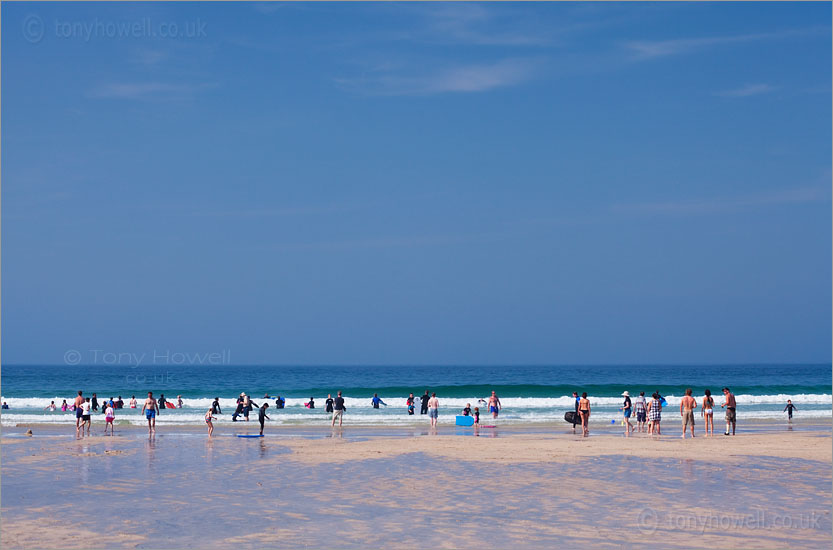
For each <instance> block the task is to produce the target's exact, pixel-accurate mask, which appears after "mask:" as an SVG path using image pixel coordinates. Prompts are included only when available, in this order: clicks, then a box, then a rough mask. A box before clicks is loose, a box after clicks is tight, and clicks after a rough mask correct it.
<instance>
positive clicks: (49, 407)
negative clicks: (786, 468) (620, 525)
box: [43, 401, 792, 418]
mask: <svg viewBox="0 0 833 550" xmlns="http://www.w3.org/2000/svg"><path fill="white" fill-rule="evenodd" d="M55 409H56V407H55V402H54V401H51V402H50V403H49V406H47V407H46V408H45V409H43V410H45V411H49V412H55ZM790 418H792V413H790Z"/></svg>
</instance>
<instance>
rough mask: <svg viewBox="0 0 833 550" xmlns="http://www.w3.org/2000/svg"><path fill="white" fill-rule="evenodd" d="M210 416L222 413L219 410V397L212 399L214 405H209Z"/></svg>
mask: <svg viewBox="0 0 833 550" xmlns="http://www.w3.org/2000/svg"><path fill="white" fill-rule="evenodd" d="M211 414H223V411H221V410H220V398H219V397H215V398H214V403H212V404H211ZM209 435H210V434H209Z"/></svg>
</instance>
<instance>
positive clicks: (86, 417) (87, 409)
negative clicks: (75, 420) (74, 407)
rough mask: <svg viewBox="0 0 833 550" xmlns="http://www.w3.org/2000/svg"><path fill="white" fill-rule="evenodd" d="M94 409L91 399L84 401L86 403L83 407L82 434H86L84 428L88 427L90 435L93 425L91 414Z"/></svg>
mask: <svg viewBox="0 0 833 550" xmlns="http://www.w3.org/2000/svg"><path fill="white" fill-rule="evenodd" d="M91 409H92V403H90V398H89V397H88V398H87V399H85V400H84V403H83V404H82V405H81V433H83V432H84V426H85V425H86V426H87V435H90V428H91V427H92V425H93V422H92V420H91V417H90V414H92V413H91Z"/></svg>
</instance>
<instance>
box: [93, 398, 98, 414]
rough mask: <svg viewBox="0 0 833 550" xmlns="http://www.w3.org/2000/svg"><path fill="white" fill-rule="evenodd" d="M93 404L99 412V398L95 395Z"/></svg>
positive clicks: (94, 408)
mask: <svg viewBox="0 0 833 550" xmlns="http://www.w3.org/2000/svg"><path fill="white" fill-rule="evenodd" d="M92 403H93V410H94V411H97V410H98V397H97V396H96V394H93V401H92Z"/></svg>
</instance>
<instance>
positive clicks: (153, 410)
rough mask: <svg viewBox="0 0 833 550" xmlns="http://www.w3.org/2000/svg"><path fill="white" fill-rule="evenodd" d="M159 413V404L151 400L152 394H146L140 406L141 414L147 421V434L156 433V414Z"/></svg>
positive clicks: (150, 392)
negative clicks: (146, 396)
mask: <svg viewBox="0 0 833 550" xmlns="http://www.w3.org/2000/svg"><path fill="white" fill-rule="evenodd" d="M158 412H159V404H158V403H157V402H156V399H154V398H153V392H152V391H149V392H148V398H147V399H145V403H144V405H142V414H144V415H145V418H147V421H148V433H151V432H155V431H156V414H157V413H158Z"/></svg>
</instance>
